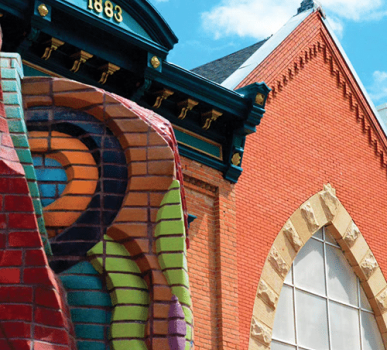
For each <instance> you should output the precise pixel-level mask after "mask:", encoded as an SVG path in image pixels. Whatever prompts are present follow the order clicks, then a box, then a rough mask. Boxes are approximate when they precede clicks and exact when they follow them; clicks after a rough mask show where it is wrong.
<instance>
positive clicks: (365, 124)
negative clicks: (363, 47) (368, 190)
mask: <svg viewBox="0 0 387 350" xmlns="http://www.w3.org/2000/svg"><path fill="white" fill-rule="evenodd" d="M334 46H335V43H334V42H333V41H332V39H331V38H330V37H329V34H328V33H324V30H320V32H319V35H318V37H317V40H316V41H315V42H313V43H311V44H310V45H309V46H308V47H307V48H303V49H302V50H301V51H300V52H299V53H298V55H297V58H295V59H294V60H293V61H292V63H290V64H289V65H288V66H287V68H286V69H284V70H283V71H282V72H281V73H278V74H277V75H276V78H275V79H273V80H272V81H271V83H269V87H270V88H271V90H272V91H271V93H269V95H268V97H267V104H268V105H269V104H270V103H272V102H273V100H274V99H275V98H276V97H277V95H278V94H279V93H281V92H282V91H283V89H284V88H285V86H287V85H288V84H290V83H291V82H293V81H294V80H295V79H296V77H297V75H298V74H299V73H300V71H301V70H302V69H303V68H304V67H305V65H306V64H308V63H309V62H311V61H312V60H313V59H315V58H316V57H317V56H319V55H323V59H324V62H325V63H326V64H327V65H328V67H329V69H330V73H331V75H332V76H334V77H336V80H337V85H336V86H337V89H339V90H341V93H342V95H343V96H344V98H345V99H346V100H347V101H348V107H349V110H350V111H351V112H352V113H353V114H354V116H355V117H356V120H357V121H358V122H361V126H362V132H363V133H365V134H368V141H369V144H370V145H371V146H372V147H373V148H374V151H375V154H377V155H378V156H379V157H380V160H381V162H382V164H383V167H384V168H386V169H387V138H386V136H385V135H384V132H383V131H382V129H381V127H380V126H379V124H378V121H377V120H376V119H375V117H373V116H374V113H373V111H372V109H371V107H370V106H369V104H368V102H367V100H366V99H365V97H364V95H363V92H362V91H361V89H360V88H359V87H358V83H357V82H356V80H355V79H354V78H353V77H352V73H351V71H350V70H349V68H348V67H346V65H345V63H344V64H342V63H341V62H340V58H338V54H339V55H340V53H339V52H338V53H336V52H335V51H338V50H337V49H334Z"/></svg>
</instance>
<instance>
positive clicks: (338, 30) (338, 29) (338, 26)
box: [327, 16, 344, 38]
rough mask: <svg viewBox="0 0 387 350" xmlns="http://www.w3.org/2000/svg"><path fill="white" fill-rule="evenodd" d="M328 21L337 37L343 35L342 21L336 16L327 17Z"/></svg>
mask: <svg viewBox="0 0 387 350" xmlns="http://www.w3.org/2000/svg"><path fill="white" fill-rule="evenodd" d="M327 20H328V23H329V25H330V26H331V28H332V29H333V31H334V32H335V34H336V35H337V36H338V37H339V38H342V37H343V30H344V25H343V22H342V21H341V20H340V19H339V18H336V17H332V16H331V17H327Z"/></svg>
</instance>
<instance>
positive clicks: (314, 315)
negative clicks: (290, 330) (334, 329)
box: [296, 290, 328, 350]
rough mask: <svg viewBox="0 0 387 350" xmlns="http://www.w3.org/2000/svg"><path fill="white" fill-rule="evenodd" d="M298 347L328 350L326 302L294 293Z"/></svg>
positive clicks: (305, 294) (297, 292)
mask: <svg viewBox="0 0 387 350" xmlns="http://www.w3.org/2000/svg"><path fill="white" fill-rule="evenodd" d="M296 317H297V318H296V320H297V335H298V345H300V346H305V347H308V348H312V349H314V350H327V349H328V326H327V323H328V322H327V321H328V317H327V306H326V300H325V299H324V298H320V297H317V296H314V295H310V294H307V293H304V292H301V291H298V290H297V291H296Z"/></svg>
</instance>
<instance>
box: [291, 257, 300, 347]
mask: <svg viewBox="0 0 387 350" xmlns="http://www.w3.org/2000/svg"><path fill="white" fill-rule="evenodd" d="M291 270H292V283H293V285H292V288H293V315H294V317H293V318H294V337H295V341H296V350H299V347H298V332H297V316H296V315H297V314H296V309H297V308H296V284H295V281H296V277H295V275H294V274H295V268H294V264H292V266H291Z"/></svg>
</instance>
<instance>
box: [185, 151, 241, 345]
mask: <svg viewBox="0 0 387 350" xmlns="http://www.w3.org/2000/svg"><path fill="white" fill-rule="evenodd" d="M182 169H183V174H184V186H185V191H186V198H187V206H188V212H189V214H193V215H196V216H197V219H196V220H195V221H194V222H193V223H192V224H191V227H190V249H189V250H188V268H189V276H190V287H191V293H192V302H193V310H194V330H195V337H194V340H195V349H196V350H204V349H211V350H213V349H238V343H239V326H238V310H237V306H238V291H237V271H236V217H235V193H234V185H232V184H230V183H229V182H228V181H226V180H224V179H223V176H222V174H221V173H219V172H218V171H215V170H213V169H211V168H208V167H206V166H204V165H201V164H199V163H196V162H194V161H191V160H189V159H186V158H182Z"/></svg>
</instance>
